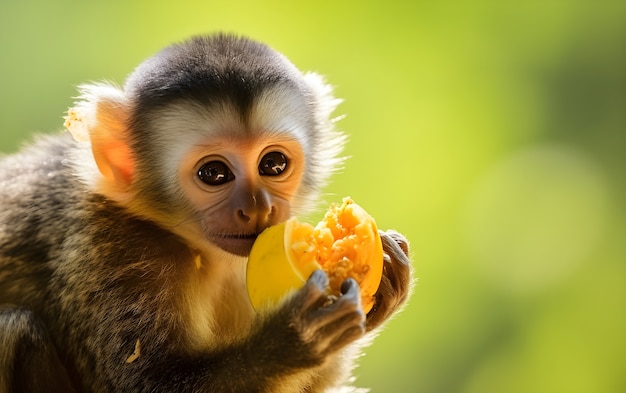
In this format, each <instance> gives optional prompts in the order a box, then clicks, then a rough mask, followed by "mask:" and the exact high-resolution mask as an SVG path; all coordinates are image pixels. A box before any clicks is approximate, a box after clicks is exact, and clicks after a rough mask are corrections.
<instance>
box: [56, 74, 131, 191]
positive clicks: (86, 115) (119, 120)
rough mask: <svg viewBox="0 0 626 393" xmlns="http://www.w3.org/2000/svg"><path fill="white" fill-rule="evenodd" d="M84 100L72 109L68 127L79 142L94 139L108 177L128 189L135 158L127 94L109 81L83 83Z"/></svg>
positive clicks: (95, 154) (100, 164) (96, 154)
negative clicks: (109, 83) (92, 83)
mask: <svg viewBox="0 0 626 393" xmlns="http://www.w3.org/2000/svg"><path fill="white" fill-rule="evenodd" d="M80 92H81V96H80V98H81V101H79V102H77V103H76V106H75V107H73V108H71V109H69V110H68V112H67V116H66V118H65V127H66V128H67V129H68V130H69V131H70V133H71V134H72V136H73V137H74V139H76V140H77V141H90V142H91V150H92V152H93V157H94V159H95V161H96V165H97V166H98V169H99V170H100V173H102V175H103V176H104V179H105V180H106V181H107V183H109V184H108V185H109V186H113V188H114V189H116V190H117V191H127V190H128V187H129V186H130V184H131V182H132V180H133V172H134V161H133V157H132V150H131V148H130V145H129V140H128V139H129V138H128V135H127V132H128V119H129V116H128V104H127V102H126V97H125V96H124V93H123V92H122V91H121V90H120V89H118V88H116V87H113V86H110V85H106V84H97V85H83V86H80Z"/></svg>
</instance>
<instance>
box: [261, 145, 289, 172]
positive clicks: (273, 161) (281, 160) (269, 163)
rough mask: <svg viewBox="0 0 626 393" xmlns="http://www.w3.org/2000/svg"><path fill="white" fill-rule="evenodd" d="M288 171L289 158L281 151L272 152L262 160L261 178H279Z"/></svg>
mask: <svg viewBox="0 0 626 393" xmlns="http://www.w3.org/2000/svg"><path fill="white" fill-rule="evenodd" d="M285 169H287V157H285V155H284V154H283V153H281V152H279V151H271V152H269V153H267V154H266V155H264V156H263V158H261V162H260V163H259V174H260V175H261V176H278V175H280V174H281V173H283V172H284V171H285Z"/></svg>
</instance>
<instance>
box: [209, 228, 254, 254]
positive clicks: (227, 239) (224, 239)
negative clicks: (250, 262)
mask: <svg viewBox="0 0 626 393" xmlns="http://www.w3.org/2000/svg"><path fill="white" fill-rule="evenodd" d="M258 235H259V234H258V233H256V232H254V233H236V234H224V233H221V234H214V235H213V236H210V237H209V240H210V241H211V242H212V243H214V244H215V245H217V246H218V247H219V248H221V249H222V250H224V251H226V252H229V253H231V254H235V255H239V256H248V254H250V250H251V249H252V245H253V244H254V241H255V240H256V238H257V236H258Z"/></svg>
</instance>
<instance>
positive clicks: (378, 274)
mask: <svg viewBox="0 0 626 393" xmlns="http://www.w3.org/2000/svg"><path fill="white" fill-rule="evenodd" d="M316 269H323V270H324V271H325V272H326V274H327V275H328V279H329V288H328V291H329V294H332V295H335V296H339V295H340V293H341V292H340V288H341V284H342V283H343V282H344V281H345V280H346V279H347V278H348V277H351V278H353V279H355V280H356V281H357V282H358V283H359V287H360V289H361V303H362V306H363V311H364V312H365V313H367V312H368V311H370V310H371V308H372V307H373V305H374V298H373V295H374V294H375V293H376V291H377V290H378V286H379V284H380V280H381V278H382V272H383V247H382V242H381V240H380V236H379V235H378V230H377V228H376V223H375V222H374V219H373V218H372V217H371V216H370V215H369V214H367V212H366V211H365V210H363V208H362V207H360V206H359V205H357V204H356V203H354V201H353V200H352V199H351V198H349V197H346V198H344V199H343V202H342V204H341V205H333V206H331V207H330V209H329V210H328V212H327V213H326V215H325V216H324V219H323V220H322V221H320V223H319V224H317V225H316V226H315V227H313V226H312V225H310V224H307V223H301V222H299V221H298V220H297V219H295V218H291V219H289V220H287V221H286V222H283V223H281V224H279V225H276V226H273V227H270V228H267V229H266V230H265V231H263V232H262V233H261V234H260V235H259V237H258V238H257V240H256V242H255V243H254V245H253V246H252V250H251V252H250V257H249V260H248V267H247V272H246V281H247V282H246V284H247V287H248V294H249V295H250V300H251V301H252V305H253V306H254V307H255V308H256V309H259V308H263V307H266V306H271V305H272V304H275V303H277V302H278V300H279V299H280V298H282V297H283V296H284V295H285V293H287V292H288V291H289V290H292V289H298V288H300V287H302V286H303V285H304V283H305V282H306V280H307V279H308V278H309V276H310V275H311V273H313V271H315V270H316Z"/></svg>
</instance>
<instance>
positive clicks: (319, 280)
mask: <svg viewBox="0 0 626 393" xmlns="http://www.w3.org/2000/svg"><path fill="white" fill-rule="evenodd" d="M327 285H328V278H327V276H326V274H325V273H324V272H322V271H321V270H319V271H316V272H314V273H313V274H312V275H311V277H310V278H309V280H308V281H307V283H306V285H305V286H304V287H303V288H302V289H300V290H299V291H296V292H294V293H293V294H292V296H291V297H289V298H288V299H287V300H286V301H285V302H283V303H282V305H281V306H280V308H278V310H276V311H275V312H273V313H271V314H268V315H266V316H262V317H260V320H259V321H258V325H257V327H256V329H255V330H254V331H253V332H252V333H251V334H250V335H248V336H247V337H246V338H245V339H244V340H243V341H241V342H238V343H232V344H230V345H226V346H223V348H222V349H217V350H208V351H206V352H201V353H197V354H195V355H184V354H176V353H170V354H169V355H166V356H163V354H161V356H159V354H157V353H146V354H145V355H144V354H143V350H142V355H141V356H140V357H139V358H138V360H137V363H141V359H142V358H143V359H149V358H151V359H152V360H156V359H158V362H156V363H154V362H153V363H151V364H149V365H148V364H147V365H146V367H144V368H143V370H142V371H141V372H139V373H137V372H136V370H133V364H129V365H125V366H126V367H124V368H123V369H121V370H119V371H121V372H120V373H118V375H119V377H120V383H121V384H123V385H124V386H128V389H127V390H128V391H134V389H137V388H139V387H140V388H139V390H141V389H147V390H150V388H154V389H157V390H158V391H164V392H169V391H178V392H184V391H187V390H186V389H188V390H189V391H200V390H201V391H207V392H283V391H284V392H292V391H294V390H293V389H294V387H295V386H312V385H314V384H315V382H314V378H315V377H314V375H315V371H313V372H312V370H315V369H317V368H318V367H321V366H324V365H326V364H328V361H329V360H331V359H332V358H333V355H335V354H338V353H339V352H340V351H341V350H342V349H344V348H345V347H346V346H347V345H349V344H350V343H352V342H354V341H355V340H357V339H358V338H360V337H362V336H363V334H364V333H365V315H364V314H363V312H362V309H361V305H360V294H359V288H358V285H357V284H356V282H355V281H353V280H348V281H346V283H345V284H344V286H343V288H342V289H343V291H344V292H343V294H342V295H341V296H340V297H339V298H337V300H336V301H334V302H329V298H328V296H327V295H326V293H325V288H326V287H327ZM146 350H147V351H150V349H149V348H148V344H147V345H146ZM132 380H134V382H132V383H130V385H134V387H131V386H130V385H129V382H130V381H132ZM303 381H304V382H303Z"/></svg>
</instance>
